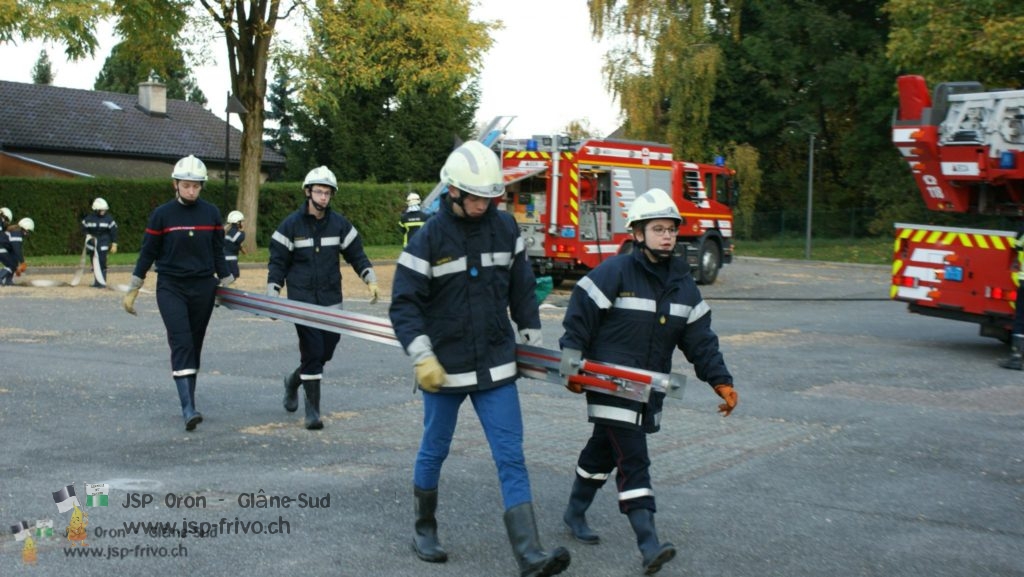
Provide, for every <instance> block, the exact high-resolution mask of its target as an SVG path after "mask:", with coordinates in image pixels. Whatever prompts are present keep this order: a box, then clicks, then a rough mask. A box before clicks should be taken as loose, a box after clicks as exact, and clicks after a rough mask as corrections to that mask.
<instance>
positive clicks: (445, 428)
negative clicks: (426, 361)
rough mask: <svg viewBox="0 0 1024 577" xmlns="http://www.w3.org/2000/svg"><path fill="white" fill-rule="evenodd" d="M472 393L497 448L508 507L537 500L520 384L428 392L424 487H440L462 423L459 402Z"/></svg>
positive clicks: (419, 470) (421, 459) (419, 466)
mask: <svg viewBox="0 0 1024 577" xmlns="http://www.w3.org/2000/svg"><path fill="white" fill-rule="evenodd" d="M466 397H469V399H470V400H471V401H472V402H473V409H474V410H475V411H476V415H477V418H479V419H480V424H481V426H482V427H483V429H484V435H486V436H487V444H488V445H490V447H491V457H492V458H493V459H494V464H495V465H496V466H497V468H498V480H499V481H500V482H501V497H502V500H503V501H504V503H505V510H506V511H507V510H509V509H511V508H512V507H515V506H516V505H520V504H522V503H527V502H530V501H532V500H533V498H532V496H531V494H530V476H529V474H528V473H527V471H526V457H524V456H523V416H522V413H521V410H520V408H519V390H518V389H517V388H516V385H515V383H509V384H507V385H502V386H500V387H497V388H495V389H488V390H486V391H474V392H471V393H423V439H422V441H421V442H420V450H419V453H417V454H416V467H415V469H414V471H413V482H414V483H415V484H416V486H417V487H419V488H420V489H424V490H433V489H436V488H437V485H438V483H439V481H440V480H441V465H443V464H444V460H445V458H446V457H448V450H449V448H450V447H451V444H452V437H453V436H454V434H455V425H456V424H457V423H458V419H459V407H460V406H461V405H462V401H464V400H466Z"/></svg>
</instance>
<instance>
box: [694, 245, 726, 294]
mask: <svg viewBox="0 0 1024 577" xmlns="http://www.w3.org/2000/svg"><path fill="white" fill-rule="evenodd" d="M699 255H700V256H699V259H698V260H697V270H696V271H695V272H696V273H697V284H703V285H710V284H715V280H716V279H717V278H718V269H719V268H721V266H722V249H720V248H718V243H716V242H715V241H712V240H707V241H704V242H703V243H701V245H700V253H699Z"/></svg>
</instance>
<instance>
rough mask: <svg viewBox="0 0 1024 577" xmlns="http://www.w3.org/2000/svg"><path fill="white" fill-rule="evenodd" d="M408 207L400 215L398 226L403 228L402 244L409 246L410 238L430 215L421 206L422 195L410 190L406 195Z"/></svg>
mask: <svg viewBox="0 0 1024 577" xmlns="http://www.w3.org/2000/svg"><path fill="white" fill-rule="evenodd" d="M405 204H406V208H405V210H404V211H402V215H401V216H400V217H398V226H399V227H400V228H401V229H402V246H403V247H404V246H409V240H410V239H411V238H412V237H413V235H415V234H416V232H417V231H419V229H420V227H422V226H423V225H424V223H426V222H427V219H428V218H430V215H429V214H427V213H426V212H425V211H424V210H423V209H422V208H420V195H418V194H416V193H415V192H410V193H409V195H408V196H406V197H405Z"/></svg>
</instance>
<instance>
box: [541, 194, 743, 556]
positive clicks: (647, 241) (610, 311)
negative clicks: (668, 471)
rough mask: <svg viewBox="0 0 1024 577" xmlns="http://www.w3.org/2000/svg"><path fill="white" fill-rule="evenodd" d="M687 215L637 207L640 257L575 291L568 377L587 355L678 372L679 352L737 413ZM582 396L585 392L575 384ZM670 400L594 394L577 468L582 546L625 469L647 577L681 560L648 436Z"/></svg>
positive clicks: (654, 203)
mask: <svg viewBox="0 0 1024 577" xmlns="http://www.w3.org/2000/svg"><path fill="white" fill-rule="evenodd" d="M682 220H683V219H682V217H681V216H679V210H678V209H677V208H676V205H675V203H674V202H672V198H671V197H669V195H668V193H666V192H665V191H663V190H661V189H657V188H655V189H651V190H649V191H647V192H646V193H644V194H642V195H640V196H639V197H638V198H637V199H636V200H634V201H633V204H632V205H631V206H630V208H629V212H628V214H627V218H626V229H627V230H630V231H631V232H632V234H633V241H634V242H633V246H634V249H633V251H632V252H630V253H627V254H621V255H618V256H615V257H612V258H610V259H608V260H606V261H604V263H602V264H601V265H599V266H598V267H597V268H595V269H594V270H593V271H591V272H590V274H588V275H587V276H586V277H584V278H582V279H580V281H579V282H578V283H576V287H575V288H574V289H573V292H572V296H571V298H570V300H569V307H568V309H567V310H566V313H565V318H564V320H563V322H562V325H563V327H564V328H565V334H564V335H563V336H562V338H561V340H560V341H559V344H560V345H561V348H562V368H561V371H560V372H561V374H562V375H563V376H568V375H571V374H575V373H577V372H578V365H577V364H576V362H575V361H578V360H579V359H580V358H581V357H582V358H585V359H588V360H592V361H599V362H606V363H615V364H618V365H626V366H630V367H635V368H638V369H644V370H649V371H657V372H660V373H669V372H671V371H672V353H673V352H674V350H675V348H677V347H678V348H679V350H681V351H682V352H683V354H684V355H685V356H686V360H688V361H689V362H690V363H692V364H693V367H694V370H695V371H696V373H697V377H698V378H699V379H701V380H702V381H706V382H707V383H709V384H711V386H712V387H714V389H715V392H716V393H718V395H719V396H720V397H722V399H723V400H724V401H725V402H724V403H722V404H721V405H719V407H718V409H719V411H720V412H721V413H722V414H723V415H725V416H728V415H729V413H731V412H732V410H733V409H734V408H735V407H736V402H737V400H738V395H737V394H736V392H735V391H734V390H733V387H732V375H731V374H729V370H728V369H727V368H726V366H725V361H724V360H723V359H722V354H721V352H719V350H718V337H717V336H716V335H715V333H714V331H712V330H711V309H710V308H708V305H707V303H705V302H704V300H703V299H702V298H701V295H700V291H699V290H697V283H696V281H694V279H693V276H692V275H691V274H690V266H689V264H688V263H687V262H686V259H685V258H681V257H677V256H675V255H674V252H673V249H674V248H675V244H676V235H677V233H678V229H679V225H680V224H682ZM566 386H567V387H569V389H570V390H571V391H573V392H574V393H581V392H583V389H582V387H581V386H579V385H576V384H572V385H569V384H567V385H566ZM664 399H665V395H664V393H660V392H652V393H651V397H650V400H649V401H648V402H647V403H646V404H644V403H640V402H637V401H632V400H629V399H623V398H621V397H614V396H611V395H604V394H599V393H592V392H589V391H588V392H587V416H588V419H589V421H590V422H591V423H593V424H594V429H593V433H592V434H591V436H590V440H588V441H587V445H586V446H585V447H584V448H583V451H582V452H580V456H579V459H578V461H577V463H576V476H575V481H574V483H573V486H572V491H571V493H570V495H569V506H568V507H567V508H566V511H565V514H564V515H563V520H564V521H565V523H566V525H568V527H569V529H570V530H571V531H572V534H573V537H575V538H576V540H577V541H580V542H582V543H585V544H597V543H598V542H599V540H600V539H599V537H598V535H597V534H596V533H594V532H593V531H592V530H591V529H590V527H589V526H588V525H587V520H586V516H585V513H586V511H587V508H588V507H590V504H591V503H592V502H593V500H594V495H596V494H597V491H598V489H600V488H601V487H602V486H603V485H604V484H605V482H606V481H607V480H608V478H609V477H610V476H611V472H612V470H613V469H617V472H616V476H615V487H616V490H617V491H618V502H619V511H621V512H622V513H623V514H624V515H626V516H627V517H628V518H629V523H630V525H632V527H633V531H634V532H635V533H636V539H637V545H638V546H639V548H640V554H641V556H642V561H641V563H642V567H643V570H644V573H645V574H647V575H651V574H653V573H656V572H658V570H659V569H661V566H662V565H664V564H665V563H667V562H668V561H670V560H672V558H673V557H675V554H676V550H675V546H674V545H672V544H671V543H662V542H661V541H660V540H659V539H658V534H657V531H656V530H655V528H654V513H655V510H656V509H655V505H654V489H652V488H651V475H650V465H651V460H650V457H649V455H648V451H647V434H648V433H655V432H657V431H658V430H659V429H660V428H661V407H662V402H663V401H664Z"/></svg>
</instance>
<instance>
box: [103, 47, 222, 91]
mask: <svg viewBox="0 0 1024 577" xmlns="http://www.w3.org/2000/svg"><path fill="white" fill-rule="evenodd" d="M169 52H170V55H169V56H168V61H169V62H170V64H169V65H168V68H167V77H166V78H164V77H161V76H159V75H157V76H156V79H157V80H159V81H160V82H163V83H164V84H166V85H167V97H168V98H174V99H176V100H188V101H190V102H198V103H199V104H203V105H205V104H206V103H207V99H206V95H205V94H203V91H202V90H200V89H199V86H198V85H197V84H196V81H195V80H194V79H193V78H192V74H191V73H190V72H189V70H188V67H187V66H186V64H185V57H184V55H183V54H182V53H181V51H180V50H178V49H177V48H173V49H171V50H170V51H169ZM151 73H152V70H150V69H147V68H146V67H145V66H144V65H141V64H140V60H139V58H137V57H136V55H135V54H134V53H133V51H132V49H131V45H129V44H126V43H124V42H121V43H118V44H116V45H115V46H114V47H113V48H112V49H111V50H110V56H108V57H107V59H106V61H105V62H104V63H103V68H102V69H100V72H99V74H97V75H96V82H95V84H94V85H93V88H94V89H95V90H106V91H109V92H122V93H125V94H133V93H135V92H136V91H138V87H139V83H140V82H146V81H147V80H151V78H150V75H151Z"/></svg>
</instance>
